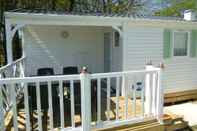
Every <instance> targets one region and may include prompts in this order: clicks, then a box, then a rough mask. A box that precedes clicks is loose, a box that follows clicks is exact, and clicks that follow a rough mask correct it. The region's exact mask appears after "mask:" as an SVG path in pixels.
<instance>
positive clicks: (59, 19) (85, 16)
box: [5, 9, 197, 29]
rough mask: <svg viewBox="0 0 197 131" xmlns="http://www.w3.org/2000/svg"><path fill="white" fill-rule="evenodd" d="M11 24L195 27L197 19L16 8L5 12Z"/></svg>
mask: <svg viewBox="0 0 197 131" xmlns="http://www.w3.org/2000/svg"><path fill="white" fill-rule="evenodd" d="M5 18H6V19H7V20H8V19H9V20H10V21H11V23H12V24H19V23H22V24H31V25H38V24H39V25H89V26H91V25H92V26H112V25H114V26H122V25H123V23H128V24H131V25H133V24H134V25H139V26H142V25H143V26H144V25H145V26H151V27H152V26H153V27H163V28H184V29H194V28H196V29H197V21H185V20H184V19H183V18H180V17H160V16H146V15H143V14H135V15H133V14H104V13H98V12H62V11H48V10H39V9H36V10H25V9H18V10H12V11H8V12H5Z"/></svg>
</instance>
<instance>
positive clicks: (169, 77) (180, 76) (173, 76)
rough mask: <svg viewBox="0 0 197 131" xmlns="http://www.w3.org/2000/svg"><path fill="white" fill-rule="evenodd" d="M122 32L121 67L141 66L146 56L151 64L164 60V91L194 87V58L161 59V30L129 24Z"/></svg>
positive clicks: (196, 69) (196, 81)
mask: <svg viewBox="0 0 197 131" xmlns="http://www.w3.org/2000/svg"><path fill="white" fill-rule="evenodd" d="M125 31H126V32H125V33H126V37H125V39H124V58H123V61H124V64H123V70H137V69H143V68H144V67H145V64H146V61H147V60H149V59H151V60H152V63H153V64H154V65H159V63H160V62H164V64H165V70H164V75H163V86H164V89H165V92H175V91H184V90H190V89H195V88H196V89H197V78H196V76H197V58H190V57H182V58H175V57H172V58H170V59H167V60H163V29H157V28H141V27H132V26H130V27H128V28H126V30H125Z"/></svg>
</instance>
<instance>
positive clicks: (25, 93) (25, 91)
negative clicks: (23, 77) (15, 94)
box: [24, 83, 31, 131]
mask: <svg viewBox="0 0 197 131" xmlns="http://www.w3.org/2000/svg"><path fill="white" fill-rule="evenodd" d="M28 96H29V95H28V86H27V83H25V84H24V102H25V116H26V118H25V121H26V130H27V131H30V130H31V125H30V116H29V97H28Z"/></svg>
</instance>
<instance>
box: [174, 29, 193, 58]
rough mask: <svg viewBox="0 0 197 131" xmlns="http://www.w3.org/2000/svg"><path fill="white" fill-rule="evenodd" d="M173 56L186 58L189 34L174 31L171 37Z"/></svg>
mask: <svg viewBox="0 0 197 131" xmlns="http://www.w3.org/2000/svg"><path fill="white" fill-rule="evenodd" d="M173 43H174V44H173V56H187V55H188V45H189V44H188V43H189V33H188V32H185V31H175V32H174V35H173Z"/></svg>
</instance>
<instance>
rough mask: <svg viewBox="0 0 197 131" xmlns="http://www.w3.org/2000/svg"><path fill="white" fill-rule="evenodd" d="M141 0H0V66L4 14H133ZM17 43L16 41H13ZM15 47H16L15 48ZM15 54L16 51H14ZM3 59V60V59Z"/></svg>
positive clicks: (3, 36) (2, 61)
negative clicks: (30, 11) (41, 12)
mask: <svg viewBox="0 0 197 131" xmlns="http://www.w3.org/2000/svg"><path fill="white" fill-rule="evenodd" d="M142 6H143V2H142V0H0V66H1V63H5V54H6V53H5V35H4V34H5V33H4V31H5V29H4V12H5V11H8V10H14V9H30V10H35V9H42V10H46V11H48V10H50V11H66V12H79V13H80V12H83V13H84V12H94V13H108V14H110V13H127V14H134V13H136V12H137V11H138V10H139V9H141V7H142ZM13 42H18V40H16V41H13ZM16 47H17V46H16ZM15 51H16V52H17V51H18V50H17V49H15ZM3 58H4V59H3Z"/></svg>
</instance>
